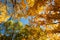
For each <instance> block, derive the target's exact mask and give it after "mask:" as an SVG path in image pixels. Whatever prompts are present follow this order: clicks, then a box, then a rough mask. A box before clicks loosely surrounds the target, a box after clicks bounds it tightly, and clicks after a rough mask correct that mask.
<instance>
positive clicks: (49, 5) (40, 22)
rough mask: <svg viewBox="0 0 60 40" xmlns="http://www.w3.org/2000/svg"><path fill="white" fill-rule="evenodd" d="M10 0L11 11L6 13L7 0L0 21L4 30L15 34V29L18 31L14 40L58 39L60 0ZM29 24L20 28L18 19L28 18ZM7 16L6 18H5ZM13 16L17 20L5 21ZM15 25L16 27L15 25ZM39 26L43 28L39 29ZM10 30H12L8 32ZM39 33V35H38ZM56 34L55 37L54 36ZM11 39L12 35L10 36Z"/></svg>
mask: <svg viewBox="0 0 60 40" xmlns="http://www.w3.org/2000/svg"><path fill="white" fill-rule="evenodd" d="M17 1H18V0H10V3H11V4H13V13H11V14H10V15H7V14H8V13H7V11H6V8H7V7H8V6H7V5H6V2H8V1H7V0H5V4H4V5H3V8H0V11H1V10H2V11H3V12H2V14H1V15H0V16H1V19H0V20H1V21H0V23H2V22H4V26H5V27H6V32H7V33H11V34H12V35H15V34H16V31H17V30H19V32H18V33H17V34H16V38H15V39H16V40H19V39H21V40H33V39H34V40H47V39H50V40H60V38H59V36H57V35H58V34H60V30H59V29H60V27H59V26H60V0H20V1H19V2H17ZM0 4H2V2H1V3H0ZM29 16H30V17H31V19H28V20H29V25H25V26H24V27H23V28H22V25H21V23H20V22H19V20H20V19H21V18H22V17H24V18H28V17H29ZM6 17H7V18H6ZM10 17H11V18H13V20H16V19H17V20H18V22H16V23H14V22H13V21H5V19H6V20H7V19H8V18H10ZM15 26H16V27H15ZM41 26H42V27H43V28H45V31H43V30H44V29H40V28H41ZM8 30H12V31H13V32H9V31H8ZM38 34H39V35H38ZM56 36H57V38H56ZM12 39H13V37H12Z"/></svg>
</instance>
